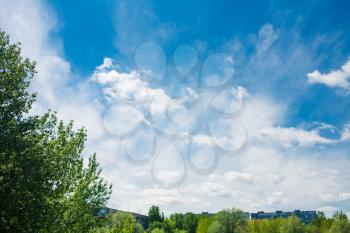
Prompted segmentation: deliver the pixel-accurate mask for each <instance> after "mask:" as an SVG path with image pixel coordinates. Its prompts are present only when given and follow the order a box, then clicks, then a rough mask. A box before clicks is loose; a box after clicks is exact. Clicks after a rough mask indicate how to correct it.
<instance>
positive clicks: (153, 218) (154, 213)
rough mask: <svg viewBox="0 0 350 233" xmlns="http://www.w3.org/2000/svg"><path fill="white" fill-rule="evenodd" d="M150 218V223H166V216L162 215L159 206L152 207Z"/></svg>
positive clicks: (149, 213)
mask: <svg viewBox="0 0 350 233" xmlns="http://www.w3.org/2000/svg"><path fill="white" fill-rule="evenodd" d="M148 217H149V222H150V223H153V222H163V221H164V214H163V213H160V210H159V207H158V206H154V205H153V206H151V208H150V209H149V211H148Z"/></svg>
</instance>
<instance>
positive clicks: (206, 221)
mask: <svg viewBox="0 0 350 233" xmlns="http://www.w3.org/2000/svg"><path fill="white" fill-rule="evenodd" d="M212 222H213V221H212V219H210V218H209V217H207V216H203V217H201V218H200V219H199V220H198V226H197V229H196V233H208V229H209V227H210V224H211V223H212Z"/></svg>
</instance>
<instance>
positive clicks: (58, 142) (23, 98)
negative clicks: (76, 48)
mask: <svg viewBox="0 0 350 233" xmlns="http://www.w3.org/2000/svg"><path fill="white" fill-rule="evenodd" d="M35 73H36V71H35V63H34V62H31V61H30V60H29V59H24V58H22V56H21V49H20V45H19V44H10V42H9V37H8V36H7V35H6V34H5V33H4V32H3V31H1V30H0V199H1V202H0V229H1V231H2V232H88V231H90V230H91V229H92V228H93V227H94V226H96V224H98V222H99V219H97V218H96V217H95V216H94V215H93V212H94V210H95V208H97V207H100V206H103V205H104V204H105V203H106V201H107V200H108V198H109V196H110V192H111V187H110V186H109V185H108V184H107V183H106V182H105V181H104V180H103V179H101V178H100V172H101V169H100V168H99V165H98V163H97V161H96V156H95V155H91V156H90V157H89V161H88V163H87V166H84V164H83V158H82V157H81V153H82V151H83V149H84V143H85V141H86V130H85V129H83V128H82V129H78V130H74V129H73V123H72V122H71V123H69V124H68V125H66V124H64V123H63V122H62V121H59V120H58V119H57V117H56V116H55V113H52V112H48V113H46V114H44V115H42V116H31V115H30V114H29V111H30V109H31V106H32V104H33V102H34V101H35V97H36V94H34V93H30V91H29V90H28V88H29V85H30V81H31V80H32V78H33V77H34V76H35Z"/></svg>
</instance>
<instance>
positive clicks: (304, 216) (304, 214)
mask: <svg viewBox="0 0 350 233" xmlns="http://www.w3.org/2000/svg"><path fill="white" fill-rule="evenodd" d="M292 215H295V216H297V217H299V218H300V219H301V221H303V222H304V223H305V224H307V223H309V222H311V221H312V220H313V219H314V218H315V217H316V211H301V210H294V211H291V212H283V211H276V212H270V213H265V212H264V211H259V212H258V213H251V214H250V217H251V219H266V218H267V219H269V218H288V217H289V216H292Z"/></svg>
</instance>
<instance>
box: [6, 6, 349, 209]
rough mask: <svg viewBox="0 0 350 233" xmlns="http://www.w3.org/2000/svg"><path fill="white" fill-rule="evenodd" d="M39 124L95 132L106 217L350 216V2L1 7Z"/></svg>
mask: <svg viewBox="0 0 350 233" xmlns="http://www.w3.org/2000/svg"><path fill="white" fill-rule="evenodd" d="M0 6H1V7H0V28H1V30H4V31H5V32H6V33H8V34H9V36H10V40H11V42H13V43H15V42H21V46H22V52H23V55H24V56H26V57H29V58H31V59H32V60H35V61H37V70H38V73H37V75H36V78H35V79H34V80H33V82H32V84H31V87H30V88H31V90H32V91H35V92H38V99H37V102H36V103H35V104H34V106H33V109H32V111H31V114H43V113H45V112H46V111H47V109H52V110H55V111H57V114H58V116H59V118H61V119H62V120H64V121H65V122H69V121H70V120H74V122H75V126H76V127H77V128H79V127H82V126H84V127H85V128H86V129H87V130H88V140H87V142H86V148H85V150H84V153H83V157H84V158H87V157H88V155H89V154H91V153H94V152H96V153H97V159H98V161H99V163H100V165H101V167H102V169H103V171H102V176H103V177H104V178H105V179H106V180H108V181H109V182H111V183H112V184H113V194H112V196H111V199H110V200H109V203H108V206H109V207H112V208H116V209H121V210H128V211H133V212H138V213H147V210H148V208H149V207H150V206H151V205H153V204H155V205H159V206H160V208H161V210H163V211H164V212H165V213H166V214H170V213H174V212H188V211H191V212H196V213H200V212H202V211H206V212H216V211H219V210H221V209H224V208H232V207H236V208H241V209H243V210H245V211H251V212H255V211H259V210H263V211H275V210H285V211H288V210H294V209H302V210H321V211H324V212H325V213H326V214H327V215H328V216H330V215H331V214H332V213H334V212H335V211H339V210H342V211H343V212H345V213H347V214H348V215H350V182H349V180H350V169H349V168H350V152H349V151H350V150H349V149H350V111H349V110H348V109H349V107H350V43H349V41H350V30H348V28H350V15H349V14H348V10H349V7H350V3H349V2H348V1H338V0H335V1H331V0H322V1H321V0H318V1H317V0H311V1H277V0H274V1H272V0H271V1H243V0H242V1H229V0H217V1H196V0H194V1H191V2H189V1H185V0H176V1H175V0H169V1H160V0H158V1H155V0H153V1H142V0H135V1H128V0H119V1H114V0H95V1H68V0H60V1H59V0H47V1H44V0H0Z"/></svg>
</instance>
